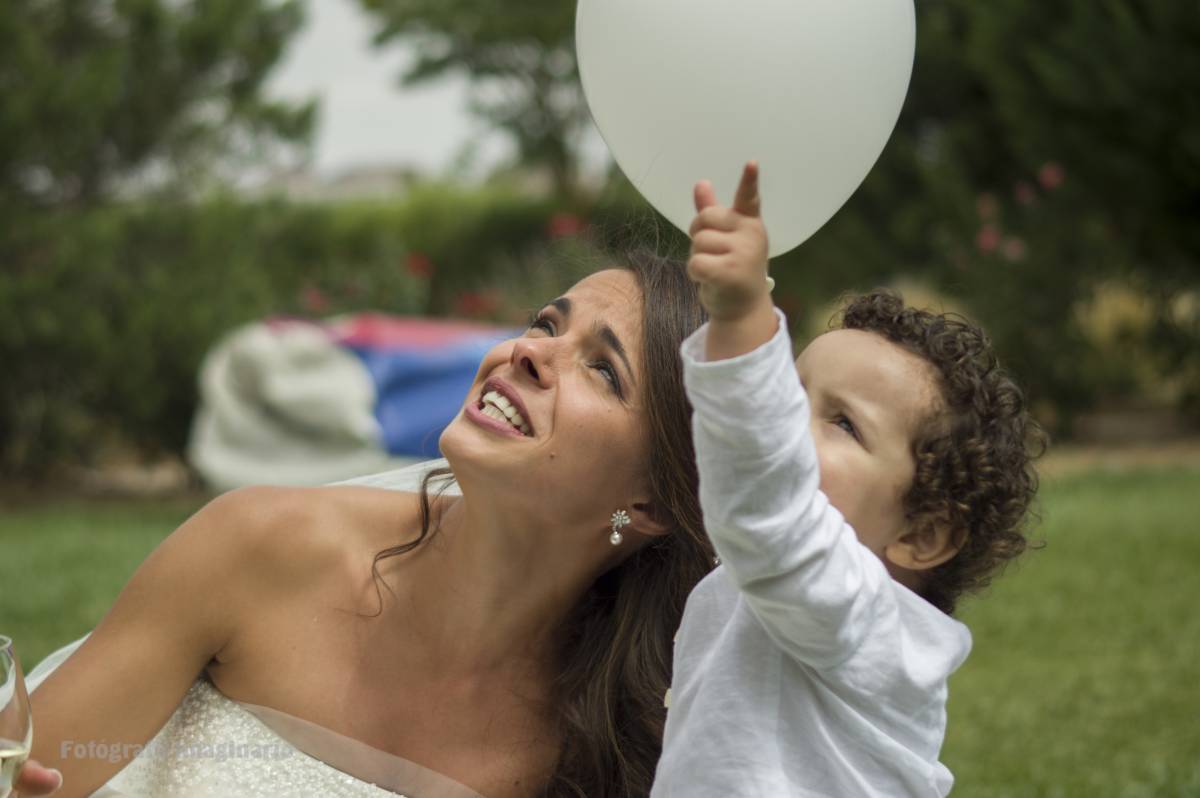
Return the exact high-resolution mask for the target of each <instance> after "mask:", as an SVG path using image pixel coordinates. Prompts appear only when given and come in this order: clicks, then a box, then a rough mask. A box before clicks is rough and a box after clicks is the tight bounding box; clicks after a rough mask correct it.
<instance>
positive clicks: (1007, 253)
mask: <svg viewBox="0 0 1200 798" xmlns="http://www.w3.org/2000/svg"><path fill="white" fill-rule="evenodd" d="M1028 251H1029V248H1028V247H1026V246H1025V241H1024V240H1023V239H1020V238H1017V237H1016V236H1009V237H1008V238H1006V239H1004V246H1003V247H1002V248H1001V250H1000V252H1001V254H1003V255H1004V257H1005V259H1006V260H1010V261H1012V262H1014V263H1015V262H1016V261H1019V260H1025V255H1026V253H1027V252H1028Z"/></svg>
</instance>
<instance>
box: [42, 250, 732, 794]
mask: <svg viewBox="0 0 1200 798" xmlns="http://www.w3.org/2000/svg"><path fill="white" fill-rule="evenodd" d="M701 321H702V312H701V309H700V306H699V303H698V301H697V298H696V294H695V290H694V288H693V286H692V285H691V283H690V282H689V281H688V280H687V277H686V274H685V272H684V270H683V268H682V266H681V265H680V264H676V263H672V262H669V261H665V260H662V259H659V258H657V257H654V256H651V255H647V254H644V253H639V254H633V255H631V256H629V257H627V258H626V259H624V264H623V265H622V266H620V267H618V268H613V269H609V270H605V271H601V272H598V273H596V274H593V275H592V276H590V277H588V278H586V279H584V280H582V281H581V282H579V283H578V284H577V285H575V286H574V287H572V288H571V289H570V290H569V291H567V292H566V293H565V294H564V295H563V296H561V297H558V298H556V299H554V300H553V301H552V302H550V303H549V304H548V305H546V306H545V307H544V308H543V309H542V310H541V311H540V312H539V313H538V314H537V315H536V317H535V319H534V321H533V323H532V324H531V326H530V328H529V329H528V330H527V331H526V332H525V334H523V335H522V336H521V337H519V338H516V339H513V340H511V341H506V342H504V343H502V344H500V345H498V346H496V347H495V348H494V349H492V350H491V351H490V352H489V353H488V354H487V356H486V357H485V358H484V360H483V362H482V364H481V365H480V368H479V372H478V374H477V376H476V379H475V383H474V385H473V386H472V388H471V390H470V391H469V393H468V395H467V396H466V397H465V398H464V401H463V405H462V410H461V412H460V413H459V415H458V417H457V418H456V419H455V420H454V421H453V422H452V423H451V425H450V426H449V427H448V428H447V429H446V431H445V432H444V433H443V436H442V438H441V442H440V443H441V447H442V450H443V452H444V454H445V455H446V458H447V461H448V464H449V472H452V474H453V480H454V481H455V482H456V483H457V492H450V491H443V490H439V489H438V486H439V485H440V484H443V483H442V482H441V481H439V476H440V475H442V474H443V472H438V471H435V472H432V473H430V474H429V475H428V476H426V477H425V479H424V481H423V484H422V485H421V486H420V490H419V492H418V493H406V492H397V491H388V490H378V489H372V488H367V487H361V486H352V487H333V488H320V489H275V488H252V489H247V490H242V491H237V492H234V493H232V494H227V495H225V496H223V497H221V498H219V499H217V500H215V501H214V502H213V503H211V504H210V505H209V506H208V507H206V508H205V509H204V510H202V511H201V512H200V513H198V514H197V515H196V516H195V517H194V518H192V519H191V520H190V521H188V522H187V523H186V524H184V526H183V527H181V528H180V529H179V530H178V531H176V532H175V533H174V534H173V535H171V537H170V538H168V539H167V540H166V541H165V542H164V543H163V544H162V546H160V548H159V549H158V550H157V551H156V552H155V553H154V554H153V555H151V557H150V558H149V559H148V560H147V561H146V563H145V564H143V566H142V567H141V568H140V569H139V571H138V572H137V574H135V576H134V577H133V579H132V580H131V581H130V583H129V585H128V586H127V588H126V589H125V591H124V592H123V593H122V595H121V596H120V598H119V599H118V601H117V603H116V605H115V606H114V607H113V609H112V610H111V611H110V613H109V615H108V616H107V617H106V618H105V619H104V621H103V622H102V623H101V624H100V625H99V626H98V627H97V629H96V630H95V632H93V634H92V635H91V636H90V637H89V638H88V639H87V640H86V641H85V642H84V643H83V644H82V645H81V646H79V647H78V649H77V651H75V653H74V654H72V655H71V656H70V657H69V658H66V659H65V661H64V662H62V663H61V665H59V667H58V668H57V669H56V670H54V671H53V672H52V673H51V674H50V675H49V677H47V678H46V679H45V681H44V682H43V683H42V684H41V685H40V686H39V687H38V688H37V689H36V690H35V692H34V696H33V703H34V714H35V715H36V716H37V721H36V723H37V727H38V734H37V736H36V738H35V756H37V757H38V758H39V759H40V760H42V761H43V762H45V763H47V764H52V765H54V766H56V767H58V768H60V769H61V770H62V771H63V773H64V775H65V791H66V794H69V795H79V794H87V793H90V792H91V791H92V790H95V789H96V788H97V787H100V786H101V785H103V784H105V783H106V782H108V783H109V786H110V787H112V788H125V789H129V788H130V787H131V786H132V787H133V788H134V789H135V791H136V789H138V788H141V789H148V790H149V791H150V792H153V793H154V794H156V795H172V794H184V793H186V794H188V795H193V794H196V792H195V788H196V786H197V784H201V785H203V787H204V789H206V790H209V791H212V792H213V793H214V794H221V795H233V796H240V795H253V794H262V793H263V792H270V793H273V794H279V795H284V794H311V793H312V792H314V791H316V792H320V793H323V794H340V795H388V794H404V795H407V796H409V798H428V797H429V796H435V795H436V796H443V795H455V796H472V797H473V796H480V795H482V796H488V798H510V797H511V798H517V796H534V795H537V796H542V795H555V796H559V795H561V796H580V795H586V796H600V797H603V796H637V795H647V794H648V793H649V790H650V784H651V781H652V778H653V774H654V768H655V765H656V762H657V759H658V756H659V751H660V747H661V740H662V730H663V724H664V721H665V709H664V707H663V697H664V693H665V692H666V689H667V686H668V684H669V682H670V664H671V645H672V638H673V636H674V633H675V630H676V629H677V628H678V625H679V621H680V618H681V615H682V611H683V607H684V602H685V599H686V597H687V595H688V593H689V591H690V590H691V588H692V587H693V586H694V585H695V584H696V582H698V581H699V580H700V579H701V578H702V577H703V576H704V574H705V573H707V572H708V570H709V569H710V567H711V563H712V552H711V549H710V547H709V544H708V542H707V540H706V538H705V537H704V535H703V532H702V528H701V521H700V509H699V506H698V503H697V498H696V489H697V483H696V472H695V465H694V456H693V451H692V445H691V436H690V428H689V410H688V406H687V402H686V400H685V397H684V393H683V387H682V378H681V368H680V362H679V357H678V347H679V344H680V342H681V341H682V339H683V338H684V337H685V336H686V335H687V334H688V333H690V332H691V331H692V330H694V329H695V328H696V327H698V326H699V324H700V323H701ZM458 493H460V494H461V495H457V494H458ZM614 517H618V518H620V519H621V520H622V522H623V524H622V526H621V529H620V530H619V531H620V534H619V535H617V534H613V532H614V530H616V522H615V521H613V520H612V519H614ZM156 734H157V737H156ZM151 738H154V740H155V742H156V744H157V745H156V747H152V748H147V749H146V750H145V751H144V752H143V751H142V750H141V746H142V745H144V744H145V743H147V741H149V740H151ZM89 741H90V742H92V743H96V742H97V741H103V742H104V743H105V746H106V747H105V753H104V755H100V754H99V753H98V751H97V752H96V753H94V754H93V753H89V752H90V751H93V748H89V747H88V743H89ZM67 743H70V744H69V745H68V744H67ZM184 744H188V745H204V744H208V745H209V746H210V747H212V746H216V745H218V744H225V745H229V744H243V745H255V746H258V747H259V748H262V747H263V746H269V745H279V746H280V747H279V749H278V750H280V751H283V752H285V753H287V754H288V757H287V758H286V759H272V760H269V761H268V760H266V759H264V758H263V757H261V756H260V757H238V756H230V757H226V758H224V759H222V760H221V761H219V762H217V761H212V760H205V761H204V762H202V763H201V764H197V762H196V761H195V760H194V759H191V760H189V759H186V758H184V759H181V758H180V756H181V755H180V754H179V753H178V752H179V751H180V750H191V749H189V748H187V747H186V746H185V745H184ZM163 746H166V750H169V751H171V752H172V753H171V754H170V755H169V756H166V757H164V756H163V755H162V750H163ZM213 750H216V749H215V748H214V749H213ZM222 750H224V749H222ZM233 750H238V749H236V746H235V748H234V749H233ZM272 750H275V749H272ZM77 752H83V754H81V755H79V756H76V753H77ZM122 769H124V770H123V772H120V773H118V771H122ZM114 774H116V775H115V778H114ZM110 780H111V781H110ZM202 793H203V794H208V793H207V792H204V791H203V790H202Z"/></svg>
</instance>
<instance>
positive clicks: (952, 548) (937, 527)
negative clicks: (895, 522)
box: [883, 519, 966, 571]
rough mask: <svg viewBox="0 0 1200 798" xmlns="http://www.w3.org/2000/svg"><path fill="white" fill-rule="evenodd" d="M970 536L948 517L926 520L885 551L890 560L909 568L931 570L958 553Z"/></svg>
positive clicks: (896, 564)
mask: <svg viewBox="0 0 1200 798" xmlns="http://www.w3.org/2000/svg"><path fill="white" fill-rule="evenodd" d="M965 542H966V535H965V534H962V533H961V532H960V531H959V530H955V529H954V528H953V527H952V526H951V525H950V522H949V521H948V520H945V519H936V520H934V519H926V520H924V521H921V522H918V523H917V524H915V525H914V526H913V527H912V529H910V530H909V531H908V532H906V533H904V534H903V535H901V536H900V537H899V538H898V539H897V540H895V541H893V542H892V543H889V544H888V545H887V547H886V548H885V549H884V550H883V554H884V556H885V557H886V558H887V561H888V562H890V563H891V564H892V565H895V566H898V567H900V568H904V569H905V570H909V571H928V570H929V569H930V568H936V567H937V566H939V565H941V564H942V563H944V562H946V561H948V560H950V559H951V558H952V557H954V555H956V554H958V552H959V549H961V548H962V547H963V543H965Z"/></svg>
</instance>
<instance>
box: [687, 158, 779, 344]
mask: <svg viewBox="0 0 1200 798" xmlns="http://www.w3.org/2000/svg"><path fill="white" fill-rule="evenodd" d="M761 204H762V203H761V201H760V200H759V197H758V164H757V163H755V162H754V161H751V162H750V163H748V164H746V169H745V171H744V172H742V181H741V183H740V184H739V185H738V190H737V196H736V197H735V198H734V201H733V207H732V208H723V207H721V206H720V205H719V204H717V198H716V196H715V195H714V194H713V188H712V184H711V183H709V182H708V181H701V182H699V183H697V184H696V211H697V213H696V220H695V221H694V222H692V229H691V231H690V233H691V236H692V254H691V257H690V258H688V276H689V277H691V278H692V280H694V281H695V282H696V283H698V284H699V286H700V301H701V302H702V303H703V304H704V308H705V310H707V311H708V315H709V316H710V317H711V318H712V322H711V323H710V324H709V331H708V343H707V345H706V353H705V354H706V357H707V358H708V359H709V360H724V359H726V358H731V357H737V356H738V355H743V354H746V353H747V352H750V351H752V350H754V349H757V348H758V347H760V346H762V345H763V344H765V343H766V342H767V341H769V340H771V337H772V336H774V335H775V331H776V329H777V328H778V326H779V325H778V322H777V321H776V317H775V307H774V305H773V304H772V303H771V289H770V286H769V285H768V282H767V252H768V250H767V229H766V227H764V226H763V222H762V218H761V216H760V210H761Z"/></svg>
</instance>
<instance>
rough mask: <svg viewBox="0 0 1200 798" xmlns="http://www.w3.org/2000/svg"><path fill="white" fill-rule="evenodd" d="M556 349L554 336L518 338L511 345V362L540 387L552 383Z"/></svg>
mask: <svg viewBox="0 0 1200 798" xmlns="http://www.w3.org/2000/svg"><path fill="white" fill-rule="evenodd" d="M557 349H558V339H556V338H520V339H518V340H517V342H516V344H514V345H513V351H512V360H511V363H512V365H513V367H514V368H515V369H516V371H517V373H518V374H523V375H525V376H527V377H529V379H531V380H532V381H533V382H534V384H536V385H537V386H538V387H541V388H549V387H550V386H551V385H553V384H554V378H555V370H554V360H555V355H556V352H557Z"/></svg>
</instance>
